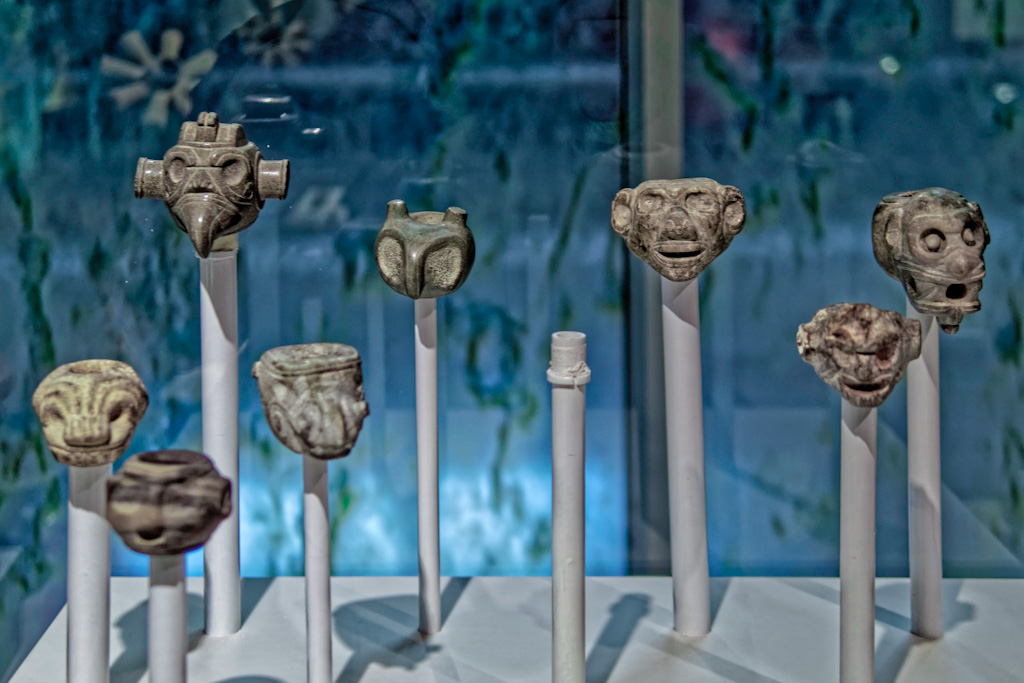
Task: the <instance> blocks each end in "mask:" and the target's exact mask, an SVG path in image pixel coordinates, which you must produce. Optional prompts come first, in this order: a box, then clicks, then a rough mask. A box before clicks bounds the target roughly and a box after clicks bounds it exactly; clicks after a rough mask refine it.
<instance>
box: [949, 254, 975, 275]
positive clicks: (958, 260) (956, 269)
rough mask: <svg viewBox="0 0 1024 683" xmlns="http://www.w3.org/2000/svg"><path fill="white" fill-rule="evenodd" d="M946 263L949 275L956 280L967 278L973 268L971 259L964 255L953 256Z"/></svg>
mask: <svg viewBox="0 0 1024 683" xmlns="http://www.w3.org/2000/svg"><path fill="white" fill-rule="evenodd" d="M946 263H947V267H948V268H949V274H950V275H952V276H953V277H954V278H957V279H963V278H965V277H967V276H968V275H969V274H970V272H971V270H972V269H973V268H974V263H972V259H969V258H968V257H967V256H966V255H965V254H953V256H952V257H951V258H950V259H949V260H948V261H947V262H946Z"/></svg>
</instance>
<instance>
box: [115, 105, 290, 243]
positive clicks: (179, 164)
mask: <svg viewBox="0 0 1024 683" xmlns="http://www.w3.org/2000/svg"><path fill="white" fill-rule="evenodd" d="M287 193H288V162H287V161H267V160H266V159H264V158H263V155H262V154H260V151H259V149H258V148H257V147H256V145H255V144H253V143H252V142H250V141H249V140H248V139H247V138H246V137H245V131H244V130H243V129H242V126H241V125H240V124H237V123H220V122H219V121H218V120H217V114H215V113H213V112H203V113H201V114H200V115H199V118H198V120H196V121H186V122H185V123H183V124H182V125H181V133H180V134H179V135H178V144H176V145H175V146H173V147H171V148H170V149H169V150H167V153H166V154H164V158H163V160H154V159H146V158H141V159H139V163H138V166H137V167H136V170H135V196H136V197H146V198H149V199H162V200H164V204H166V205H167V208H168V209H169V210H170V212H171V216H173V217H174V222H175V223H176V224H177V225H178V227H179V228H181V229H182V230H183V231H185V233H187V234H188V236H189V238H190V239H191V240H192V244H193V246H195V248H196V253H197V254H199V256H201V257H203V258H206V257H207V256H209V255H210V252H211V251H213V250H216V249H217V248H218V240H221V239H222V238H224V237H227V236H229V235H234V234H236V233H238V232H241V231H242V230H245V229H246V228H248V227H249V226H250V225H252V224H253V221H255V220H256V216H257V215H258V214H259V212H260V209H262V208H263V203H264V202H265V201H266V200H267V199H284V197H285V195H286V194H287ZM221 244H224V242H223V241H222V242H221Z"/></svg>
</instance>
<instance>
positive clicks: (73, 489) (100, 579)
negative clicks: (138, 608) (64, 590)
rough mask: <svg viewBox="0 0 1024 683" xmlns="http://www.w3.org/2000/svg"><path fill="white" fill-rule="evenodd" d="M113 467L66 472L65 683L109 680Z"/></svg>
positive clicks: (96, 682)
mask: <svg viewBox="0 0 1024 683" xmlns="http://www.w3.org/2000/svg"><path fill="white" fill-rule="evenodd" d="M112 469H113V465H99V466H97V467H70V468H69V469H68V654H67V680H68V683H107V681H109V680H110V660H109V657H110V655H109V652H110V629H109V628H108V624H110V526H108V524H107V519H106V508H107V479H108V478H109V477H110V473H111V471H112Z"/></svg>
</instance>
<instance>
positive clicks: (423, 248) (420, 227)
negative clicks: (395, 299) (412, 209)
mask: <svg viewBox="0 0 1024 683" xmlns="http://www.w3.org/2000/svg"><path fill="white" fill-rule="evenodd" d="M475 256H476V246H475V244H474V242H473V233H472V232H470V230H469V227H467V225H466V212H465V211H464V210H462V209H460V208H458V207H455V206H452V207H449V208H448V210H447V211H445V212H444V213H441V212H439V211H419V212H417V213H413V214H410V213H409V209H408V207H406V205H405V202H403V201H402V200H401V199H395V200H393V201H390V202H388V213H387V218H386V219H385V221H384V225H383V226H381V229H380V232H379V233H378V234H377V241H376V243H375V244H374V257H375V258H376V260H377V269H378V270H379V271H380V276H381V277H382V278H384V282H386V283H388V286H389V287H391V289H393V290H395V291H396V292H398V293H399V294H404V295H405V296H407V297H410V298H412V299H435V298H437V297H441V296H444V295H446V294H451V293H452V292H454V291H455V290H457V289H458V288H459V287H461V286H462V283H463V282H465V281H466V277H468V276H469V271H470V269H472V267H473V259H474V258H475Z"/></svg>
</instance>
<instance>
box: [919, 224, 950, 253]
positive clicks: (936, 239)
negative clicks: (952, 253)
mask: <svg viewBox="0 0 1024 683" xmlns="http://www.w3.org/2000/svg"><path fill="white" fill-rule="evenodd" d="M945 241H946V236H945V235H943V234H942V233H941V232H939V231H938V230H935V229H934V228H933V229H931V230H928V231H926V232H925V233H924V234H923V235H921V244H923V245H924V248H925V249H927V250H928V251H938V250H939V249H942V243H943V242H945Z"/></svg>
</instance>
